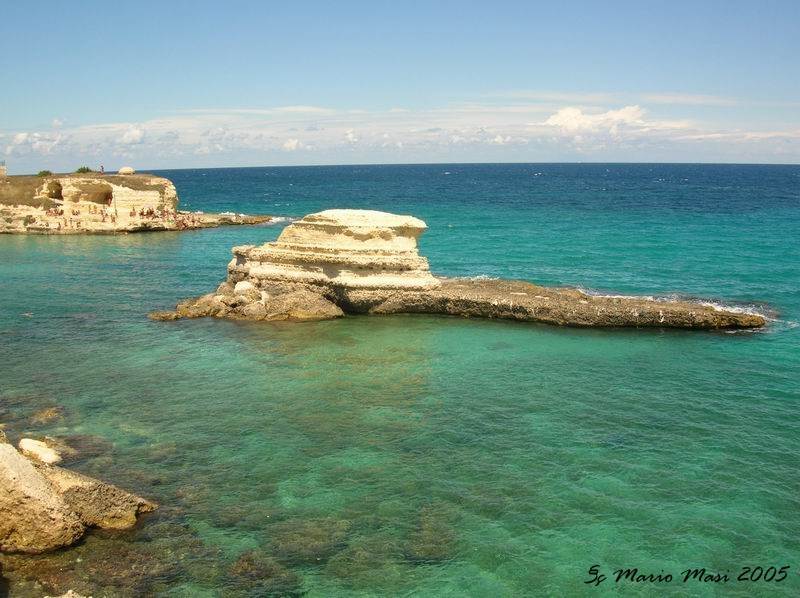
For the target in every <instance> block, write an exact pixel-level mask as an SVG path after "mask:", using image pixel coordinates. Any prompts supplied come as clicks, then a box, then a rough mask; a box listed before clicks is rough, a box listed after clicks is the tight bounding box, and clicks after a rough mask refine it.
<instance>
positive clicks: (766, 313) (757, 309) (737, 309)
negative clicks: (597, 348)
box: [576, 287, 777, 322]
mask: <svg viewBox="0 0 800 598" xmlns="http://www.w3.org/2000/svg"><path fill="white" fill-rule="evenodd" d="M576 289H577V290H578V291H580V292H581V293H583V294H584V295H588V296H590V297H599V298H603V299H638V300H641V301H654V302H659V303H672V302H675V301H685V302H687V303H695V304H697V305H702V306H703V307H710V308H712V309H713V310H714V311H724V312H729V313H735V314H749V315H752V316H761V317H762V318H764V319H765V320H767V321H768V322H775V321H777V320H776V318H775V316H776V315H777V314H775V313H774V312H773V313H770V310H769V309H768V308H767V307H766V306H764V305H756V304H747V305H742V304H739V305H737V304H732V303H722V302H720V301H710V300H708V299H698V298H697V297H687V296H685V295H678V294H675V293H672V294H669V295H614V294H607V293H602V292H600V291H595V290H593V289H586V288H583V287H576Z"/></svg>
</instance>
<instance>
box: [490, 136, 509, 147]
mask: <svg viewBox="0 0 800 598" xmlns="http://www.w3.org/2000/svg"><path fill="white" fill-rule="evenodd" d="M489 143H492V144H494V145H506V144H507V143H511V136H510V135H506V136H505V137H503V136H502V135H495V136H494V137H493V138H492V139H491V141H489Z"/></svg>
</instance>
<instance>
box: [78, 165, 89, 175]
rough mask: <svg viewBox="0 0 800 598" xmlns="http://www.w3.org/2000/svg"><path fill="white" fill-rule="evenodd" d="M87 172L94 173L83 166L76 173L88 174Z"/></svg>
mask: <svg viewBox="0 0 800 598" xmlns="http://www.w3.org/2000/svg"><path fill="white" fill-rule="evenodd" d="M87 172H94V171H93V170H92V169H91V168H89V167H88V166H81V167H80V168H79V169H78V170H76V171H75V173H76V174H86V173H87Z"/></svg>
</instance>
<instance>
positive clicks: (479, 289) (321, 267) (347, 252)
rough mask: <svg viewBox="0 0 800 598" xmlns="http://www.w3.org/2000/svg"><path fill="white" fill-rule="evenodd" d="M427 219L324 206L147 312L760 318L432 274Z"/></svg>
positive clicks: (666, 322) (712, 322) (579, 322)
mask: <svg viewBox="0 0 800 598" xmlns="http://www.w3.org/2000/svg"><path fill="white" fill-rule="evenodd" d="M425 228H426V226H425V223H424V222H422V221H421V220H418V219H416V218H412V217H411V216H397V215H394V214H387V213H385V212H374V211H369V210H326V211H324V212H319V213H317V214H310V215H308V216H306V217H305V218H303V219H302V220H299V221H297V222H295V223H293V224H291V225H290V226H287V227H286V228H285V229H284V230H283V232H282V233H281V235H280V237H278V240H277V241H274V242H271V243H266V244H264V245H261V246H254V245H244V246H240V247H234V248H233V255H234V257H233V260H231V262H230V263H229V264H228V280H227V281H226V282H224V283H222V284H221V285H220V286H219V288H218V289H217V291H216V292H214V293H209V294H208V295H203V296H202V297H199V298H197V299H189V300H186V301H183V302H181V303H179V304H178V306H177V308H176V310H175V311H174V312H153V313H152V314H150V317H151V318H152V319H157V320H174V319H178V318H181V317H189V318H195V317H203V316H216V317H226V318H233V319H247V320H276V319H288V320H313V319H328V318H333V317H339V316H342V315H344V313H368V314H390V313H430V314H448V315H457V316H466V317H482V318H501V319H510V320H521V321H529V322H543V323H547V324H558V325H564V326H608V327H620V326H630V327H663V328H697V329H720V328H752V327H758V326H763V325H764V324H765V322H766V321H765V318H764V317H762V316H760V315H757V314H750V313H743V312H741V311H735V310H725V309H719V308H716V307H713V306H711V305H708V304H702V303H699V302H697V303H695V302H690V301H673V300H656V299H650V298H645V297H602V296H594V295H589V294H587V293H584V292H582V291H579V290H576V289H567V288H549V287H541V286H537V285H533V284H530V283H527V282H521V281H508V280H476V279H446V278H436V277H434V276H433V275H432V274H431V273H430V270H429V269H428V262H427V260H426V259H425V258H424V257H421V256H420V255H419V254H418V253H417V238H418V237H419V235H420V234H421V233H422V232H423V231H424V230H425Z"/></svg>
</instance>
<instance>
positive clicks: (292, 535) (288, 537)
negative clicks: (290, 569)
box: [267, 518, 350, 564]
mask: <svg viewBox="0 0 800 598" xmlns="http://www.w3.org/2000/svg"><path fill="white" fill-rule="evenodd" d="M349 530H350V523H349V522H348V521H344V520H341V519H333V518H324V519H290V520H288V521H282V522H280V523H276V524H274V525H271V526H270V527H268V528H267V534H268V537H269V540H270V545H271V546H272V549H273V553H274V554H275V555H276V556H277V557H278V558H279V559H280V560H282V561H284V562H286V563H288V564H318V563H320V562H322V561H325V560H327V559H328V558H330V557H331V556H332V555H333V554H335V553H336V552H337V551H338V550H339V549H341V548H342V547H343V546H344V545H345V540H346V538H347V532H348V531H349Z"/></svg>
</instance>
